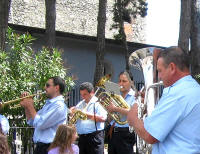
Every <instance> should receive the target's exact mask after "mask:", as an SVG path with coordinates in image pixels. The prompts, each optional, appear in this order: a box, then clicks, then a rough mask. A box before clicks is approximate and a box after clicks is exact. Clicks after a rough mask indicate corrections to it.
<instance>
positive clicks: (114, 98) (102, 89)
mask: <svg viewBox="0 0 200 154" xmlns="http://www.w3.org/2000/svg"><path fill="white" fill-rule="evenodd" d="M110 77H111V76H110V75H106V76H104V77H102V78H101V79H100V80H99V81H98V83H97V85H96V87H97V90H96V92H95V96H96V97H97V98H98V101H99V102H100V104H101V105H102V107H103V108H104V109H105V110H106V111H107V106H109V104H110V102H113V103H114V105H115V106H117V107H120V108H124V109H130V106H129V105H128V104H127V103H126V101H125V100H124V98H123V97H122V96H121V95H120V94H119V93H118V94H117V93H115V92H114V90H113V91H112V90H110V89H107V88H106V86H105V84H106V83H110V85H114V86H115V87H116V88H118V90H119V89H120V87H119V85H117V84H116V83H113V82H110V81H109V80H110ZM108 114H109V115H110V116H111V117H112V118H113V119H114V120H115V121H116V122H117V123H118V124H120V125H124V124H126V123H127V120H126V121H121V117H122V115H121V114H120V113H116V112H113V113H109V112H108Z"/></svg>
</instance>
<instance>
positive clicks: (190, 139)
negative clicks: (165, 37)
mask: <svg viewBox="0 0 200 154" xmlns="http://www.w3.org/2000/svg"><path fill="white" fill-rule="evenodd" d="M188 59H189V58H188V57H187V55H186V54H185V53H184V52H183V51H182V50H181V49H180V48H178V47H170V48H167V49H165V50H164V51H162V52H161V53H160V55H159V58H158V63H157V69H158V76H159V77H160V79H161V80H162V81H163V83H164V86H165V88H164V90H163V94H162V97H161V99H160V100H159V102H158V104H157V105H156V107H155V109H154V110H153V112H152V114H151V115H150V116H148V117H147V118H146V119H145V120H144V121H142V120H141V119H138V116H137V105H136V104H135V105H134V106H133V108H132V109H131V111H130V112H129V114H128V121H129V123H130V125H133V126H134V128H135V131H136V133H137V134H138V135H139V136H140V137H141V138H143V139H144V140H145V141H146V142H147V143H150V144H153V151H152V154H197V153H200V135H199V130H200V114H199V111H200V99H199V94H200V85H199V84H198V83H197V82H196V81H195V80H194V79H193V78H192V76H191V75H190V73H189V62H188Z"/></svg>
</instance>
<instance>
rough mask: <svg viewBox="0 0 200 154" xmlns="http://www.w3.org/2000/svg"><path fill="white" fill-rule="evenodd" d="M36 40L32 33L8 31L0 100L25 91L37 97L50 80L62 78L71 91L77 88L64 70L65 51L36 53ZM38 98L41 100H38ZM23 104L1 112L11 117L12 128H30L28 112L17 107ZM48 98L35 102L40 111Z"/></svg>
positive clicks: (0, 55) (0, 64)
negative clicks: (27, 118)
mask: <svg viewBox="0 0 200 154" xmlns="http://www.w3.org/2000/svg"><path fill="white" fill-rule="evenodd" d="M34 40H35V39H34V38H33V37H32V36H31V35H30V34H28V33H26V34H21V35H20V34H17V33H15V32H14V31H13V30H12V29H11V28H8V32H7V42H6V43H7V49H6V51H0V98H1V99H2V100H3V102H6V101H8V100H13V99H16V98H18V97H19V96H20V95H21V93H22V92H23V91H28V92H29V93H30V94H34V93H36V92H38V91H42V90H43V87H44V85H45V83H46V81H47V79H48V78H49V77H52V76H60V77H62V78H64V79H65V81H66V85H67V91H69V90H70V88H71V87H72V86H74V82H73V80H72V77H70V76H68V75H67V71H68V69H66V68H64V66H63V61H62V58H61V51H59V50H58V49H53V50H52V51H50V50H49V49H47V48H45V47H43V48H42V50H41V51H37V52H34V51H33V49H32V48H31V45H32V42H33V41H34ZM35 99H37V98H35ZM18 103H19V102H16V103H12V104H11V105H6V106H5V107H4V108H3V109H2V111H1V113H2V112H3V113H2V114H4V115H5V116H6V117H8V118H9V122H10V124H11V126H18V127H23V126H26V125H27V124H26V119H25V114H24V109H23V108H21V107H18V108H16V107H13V106H14V105H15V104H18ZM43 104H44V99H43V101H41V102H40V103H35V106H36V109H37V110H38V109H40V108H41V106H42V105H43Z"/></svg>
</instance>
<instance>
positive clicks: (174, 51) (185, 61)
mask: <svg viewBox="0 0 200 154" xmlns="http://www.w3.org/2000/svg"><path fill="white" fill-rule="evenodd" d="M158 58H163V60H164V63H165V65H166V66H168V65H169V64H170V63H174V64H176V66H177V67H178V68H179V69H180V70H181V71H183V70H184V69H185V68H187V69H188V68H189V57H188V55H187V54H186V53H184V52H183V50H182V49H181V48H179V47H176V46H173V47H169V48H166V49H164V50H163V51H161V52H160V53H159V55H158Z"/></svg>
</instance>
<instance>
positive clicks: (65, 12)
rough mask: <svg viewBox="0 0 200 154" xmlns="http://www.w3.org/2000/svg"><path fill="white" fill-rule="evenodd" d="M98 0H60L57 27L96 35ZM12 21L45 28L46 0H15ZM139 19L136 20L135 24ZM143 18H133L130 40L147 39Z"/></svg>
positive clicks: (109, 15) (111, 32)
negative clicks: (134, 19) (134, 20)
mask: <svg viewBox="0 0 200 154" xmlns="http://www.w3.org/2000/svg"><path fill="white" fill-rule="evenodd" d="M113 2H114V1H113V0H108V7H107V15H106V17H107V21H106V38H113V35H114V34H115V33H117V30H110V27H111V25H112V23H113V21H112V17H113V13H112V6H113ZM97 14H98V0H85V1H81V0H75V1H72V0H57V1H56V30H57V31H63V32H70V33H75V34H81V35H89V36H96V33H97ZM9 23H13V24H19V25H25V26H30V27H39V28H45V1H44V0H12V2H11V10H10V16H9ZM135 23H137V24H135ZM141 23H143V20H140V19H139V20H138V22H134V25H133V34H134V35H133V36H132V37H131V38H132V39H130V41H134V42H140V43H145V35H144V27H145V26H143V24H141Z"/></svg>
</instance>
